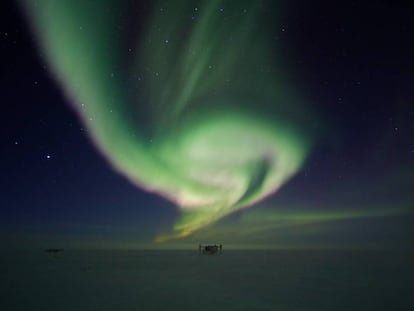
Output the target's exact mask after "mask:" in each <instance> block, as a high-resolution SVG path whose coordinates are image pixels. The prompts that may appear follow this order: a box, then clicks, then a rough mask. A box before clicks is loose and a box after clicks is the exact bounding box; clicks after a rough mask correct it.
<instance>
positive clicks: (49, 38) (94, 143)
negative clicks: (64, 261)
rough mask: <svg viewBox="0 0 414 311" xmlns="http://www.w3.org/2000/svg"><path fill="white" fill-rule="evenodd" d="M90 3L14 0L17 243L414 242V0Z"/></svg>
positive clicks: (11, 218) (8, 208) (2, 208)
mask: <svg viewBox="0 0 414 311" xmlns="http://www.w3.org/2000/svg"><path fill="white" fill-rule="evenodd" d="M84 2H85V1H80V0H79V1H65V0H61V1H29V0H27V1H24V0H22V1H15V2H13V1H6V2H5V3H4V4H3V5H2V10H1V13H0V14H1V18H0V23H1V33H0V35H1V37H0V38H1V41H0V48H1V56H2V57H1V62H2V65H1V88H2V91H1V108H2V113H1V119H2V120H1V122H0V126H1V131H0V133H1V148H2V149H1V150H2V151H1V155H0V156H1V159H0V165H1V172H2V174H1V179H0V180H1V185H0V186H1V188H0V189H1V195H0V232H1V241H2V243H3V244H5V245H7V246H9V247H12V246H16V247H51V246H52V247H53V246H57V247H93V248H113V247H115V248H118V247H119V248H124V247H126V248H134V247H161V248H162V247H194V245H196V246H197V245H198V243H207V242H213V243H223V244H225V245H229V246H231V247H245V248H254V247H263V248H411V247H412V245H414V229H413V228H414V227H413V226H414V214H413V213H414V193H413V186H412V185H413V184H414V106H413V104H414V93H413V90H412V87H413V85H414V76H413V73H414V61H413V59H412V55H414V44H413V43H412V33H413V31H414V27H413V23H414V22H413V21H412V16H413V13H414V12H413V10H412V9H411V8H410V7H409V6H408V4H406V3H404V2H399V1H368V2H367V1H334V2H332V1H312V2H310V1H230V0H229V1H176V2H175V1H174V2H172V1H159V2H156V1H133V0H130V1H110V0H108V1H89V2H87V4H85V3H84ZM407 3H408V2H407Z"/></svg>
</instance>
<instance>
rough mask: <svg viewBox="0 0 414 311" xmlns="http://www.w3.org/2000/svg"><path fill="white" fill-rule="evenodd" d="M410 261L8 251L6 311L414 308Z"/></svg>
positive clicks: (340, 254)
mask: <svg viewBox="0 0 414 311" xmlns="http://www.w3.org/2000/svg"><path fill="white" fill-rule="evenodd" d="M413 262H414V261H413V256H411V255H409V254H408V253H405V252H392V251H388V252H383V251H245V252H244V251H223V254H222V255H216V256H203V255H199V254H198V251H197V250H194V251H70V250H67V251H65V252H64V253H59V254H49V253H45V252H43V251H42V250H39V251H30V252H29V251H27V252H24V251H21V252H12V253H7V252H5V251H3V252H2V255H1V259H0V264H1V265H0V281H1V283H0V284H1V292H0V310H5V311H6V310H169V311H170V310H412V308H414V298H413V297H414V294H413V289H414V286H413V284H414V273H413V270H414V267H413V266H414V264H413Z"/></svg>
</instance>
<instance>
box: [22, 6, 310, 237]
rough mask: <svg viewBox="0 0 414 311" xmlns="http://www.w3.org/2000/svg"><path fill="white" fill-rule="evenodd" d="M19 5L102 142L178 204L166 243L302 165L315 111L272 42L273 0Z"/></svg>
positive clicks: (131, 175)
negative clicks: (143, 7) (269, 12)
mask: <svg viewBox="0 0 414 311" xmlns="http://www.w3.org/2000/svg"><path fill="white" fill-rule="evenodd" d="M21 2H22V5H23V8H24V10H25V12H26V14H27V16H28V18H29V20H30V21H31V24H32V27H33V29H34V33H35V34H36V38H37V42H38V44H39V48H40V50H41V51H42V53H43V55H44V57H45V62H46V63H47V64H48V67H49V69H50V71H51V72H52V74H53V75H54V76H55V77H56V79H57V81H58V83H59V84H60V86H61V87H62V89H63V90H64V92H65V94H66V95H67V97H68V98H69V100H70V102H71V104H72V105H73V106H74V108H75V109H76V111H77V112H78V114H79V117H80V118H81V119H82V121H83V123H84V124H85V126H86V127H87V130H88V134H89V136H90V138H91V139H92V140H93V142H94V144H95V145H96V147H97V148H98V149H99V150H100V151H101V153H102V154H103V155H104V156H105V157H106V158H107V160H108V161H109V162H110V163H111V165H112V166H113V168H114V169H115V170H116V171H118V172H119V173H121V174H122V175H124V176H125V177H126V178H128V180H130V181H131V182H132V183H134V184H135V185H137V186H139V187H141V188H144V189H146V190H147V191H150V192H155V193H157V194H159V195H161V196H163V197H165V198H167V199H168V200H170V201H172V202H174V203H175V204H176V205H177V206H178V207H179V209H180V210H181V214H182V215H181V218H180V220H179V221H178V222H177V223H176V225H175V227H174V232H173V233H171V234H170V235H168V236H166V237H163V236H160V237H159V238H158V241H163V240H165V239H168V238H171V237H184V236H188V235H190V234H191V233H193V232H195V231H196V230H198V229H200V228H203V227H205V226H207V225H209V224H212V223H214V222H216V221H217V220H219V219H221V218H222V217H224V216H226V215H229V214H230V213H232V212H234V211H236V210H239V209H242V208H246V207H249V206H252V205H253V204H255V203H257V202H259V201H260V200H262V199H264V198H265V197H267V196H269V195H270V194H272V193H274V192H276V191H277V190H278V189H279V188H280V187H281V186H282V185H283V184H285V183H286V181H287V180H288V179H289V178H290V177H292V176H293V175H294V174H295V173H296V172H297V171H298V170H300V168H301V166H302V164H303V162H304V160H305V158H306V156H307V155H308V153H309V150H310V147H311V141H312V139H311V138H312V135H310V134H309V133H310V128H309V124H310V123H311V120H312V119H313V118H314V116H313V115H312V114H311V112H310V111H309V110H307V109H305V106H304V103H303V102H302V99H301V98H300V97H298V96H296V95H295V94H297V93H299V90H295V89H294V88H293V87H292V86H291V83H289V78H288V77H289V75H288V72H287V70H286V69H285V68H283V57H282V56H280V55H279V54H278V50H277V47H274V46H272V45H271V44H270V42H271V40H270V39H269V38H268V36H269V35H270V33H271V25H272V23H273V24H274V21H273V20H269V17H268V16H266V14H265V11H266V10H265V8H266V6H267V5H271V6H272V5H274V4H273V3H272V2H270V1H269V2H266V1H240V0H237V1H235V0H234V1H216V0H208V1H159V2H158V3H157V4H156V5H154V6H153V7H152V8H151V12H152V13H150V14H149V17H145V18H143V16H147V15H148V14H143V13H142V12H139V11H135V10H134V6H133V5H132V4H131V3H132V2H131V1H116V0H107V1H82V0H71V1H67V0H42V1H32V0H21ZM114 12H115V13H114ZM116 12H118V13H116ZM126 17H128V18H126ZM272 18H274V19H277V18H275V17H273V16H272ZM126 21H130V24H128V23H127V22H126Z"/></svg>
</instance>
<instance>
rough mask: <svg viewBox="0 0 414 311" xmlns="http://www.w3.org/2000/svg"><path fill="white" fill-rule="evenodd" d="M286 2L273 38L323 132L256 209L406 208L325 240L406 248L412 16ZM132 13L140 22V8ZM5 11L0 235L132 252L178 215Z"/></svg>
mask: <svg viewBox="0 0 414 311" xmlns="http://www.w3.org/2000/svg"><path fill="white" fill-rule="evenodd" d="M285 2H286V4H285V5H283V6H282V7H283V10H284V11H285V13H284V14H279V17H281V22H280V27H279V28H278V29H275V30H274V36H273V40H274V43H275V44H277V45H279V46H281V51H282V53H283V54H284V58H285V59H286V62H287V63H286V67H288V68H291V70H292V72H293V73H294V81H295V82H296V83H297V85H299V89H301V90H302V91H303V92H304V93H305V96H306V98H309V99H310V100H311V102H312V103H314V104H313V105H314V109H315V110H316V111H317V112H318V114H319V115H320V116H321V119H322V120H323V124H322V125H321V126H320V133H321V134H320V137H319V140H318V141H317V144H316V146H315V148H314V150H313V152H312V153H311V155H310V157H309V159H308V161H307V162H306V164H305V166H304V168H303V170H302V171H301V172H300V173H299V174H298V175H297V176H296V177H295V178H293V179H292V180H291V181H290V182H289V183H288V184H287V185H285V186H284V188H283V189H282V190H281V192H279V193H278V194H276V195H274V196H273V197H271V198H269V199H268V200H267V201H266V202H263V204H262V205H263V206H264V207H262V208H263V209H269V206H287V207H289V208H290V211H293V212H295V208H297V209H298V215H300V214H302V213H303V209H306V206H310V207H311V208H310V209H306V211H307V212H308V211H309V210H310V211H312V208H313V209H315V210H316V211H319V210H320V209H322V210H323V211H326V208H327V207H329V209H332V210H334V211H335V210H338V211H339V210H340V211H342V210H343V209H344V208H348V207H349V206H355V207H356V208H361V206H363V207H364V208H371V209H378V208H379V209H380V210H383V209H386V210H392V209H402V210H404V211H403V212H400V213H397V215H393V216H387V217H383V216H381V217H380V219H376V220H372V221H367V220H364V221H367V223H366V224H361V223H360V222H361V220H357V221H355V223H352V221H350V222H349V220H347V223H346V224H345V225H343V226H342V227H341V228H343V229H342V230H343V232H341V233H338V232H336V233H335V234H334V236H337V237H339V238H338V241H343V240H344V238H343V237H344V236H347V235H349V236H352V238H350V239H349V240H346V239H345V242H346V243H347V245H349V244H352V241H355V243H357V240H358V238H362V239H363V233H361V228H363V227H364V226H366V225H368V226H372V230H371V231H370V234H371V236H370V238H369V239H373V237H375V236H377V237H378V239H379V240H380V241H379V244H381V243H382V242H383V244H384V245H387V246H388V245H391V244H393V243H394V244H395V243H396V242H398V243H399V244H400V245H402V246H403V247H405V246H407V245H410V243H411V242H413V230H412V229H411V227H412V226H413V225H414V222H413V216H412V215H413V213H412V212H413V211H414V194H413V192H412V185H413V184H414V93H413V90H412V87H413V85H414V78H413V72H414V61H413V60H412V55H414V44H413V42H412V38H411V37H412V34H413V30H414V28H413V21H412V16H413V13H414V12H413V10H412V9H410V8H409V7H408V6H407V5H406V4H405V3H403V2H398V1H369V3H367V2H364V3H361V2H359V1H335V2H332V1H313V2H312V3H310V2H309V1H293V2H292V1H289V3H287V2H288V1H285ZM136 5H137V6H138V7H139V6H142V7H143V8H145V9H143V12H146V10H147V9H148V6H149V5H148V3H139V2H138V1H137V3H136ZM0 14H1V18H0V30H1V32H0V48H1V50H0V53H1V56H2V57H1V72H0V79H1V109H2V113H1V114H0V116H1V122H0V127H1V130H0V139H1V150H2V151H1V155H0V157H1V159H0V171H1V177H0V189H1V192H0V232H2V236H3V237H4V238H5V239H6V242H10V243H15V242H16V241H18V242H19V243H23V244H25V245H42V246H43V245H45V244H47V243H49V242H42V241H50V240H48V239H52V241H54V243H58V242H56V241H57V240H53V239H54V237H57V238H56V239H59V238H61V239H62V241H65V243H67V241H68V240H70V239H73V240H76V241H80V240H87V239H91V240H93V241H95V240H100V241H112V240H122V241H125V240H126V241H136V242H137V243H141V242H146V241H151V239H152V238H153V237H154V236H155V235H156V234H157V233H159V232H160V231H168V229H169V228H171V226H172V225H173V223H174V220H175V219H176V218H177V216H178V214H177V211H176V210H175V208H174V206H173V205H172V204H171V203H169V202H166V201H165V200H163V199H161V198H159V197H157V196H155V195H152V194H149V193H146V192H144V191H142V190H140V189H137V188H136V187H135V186H133V185H131V184H130V183H129V182H128V181H127V180H126V179H125V178H124V177H122V176H120V175H118V174H117V173H115V172H114V171H113V170H112V169H111V167H110V166H109V165H108V163H107V162H106V160H105V159H104V158H103V157H102V156H101V155H100V154H99V153H98V151H97V150H95V148H94V147H93V145H92V144H91V142H90V140H89V138H88V137H87V135H86V134H85V131H84V129H83V126H82V124H81V123H80V121H79V120H78V118H77V116H76V115H75V113H74V112H73V111H72V110H71V108H70V107H69V105H68V103H67V100H66V99H65V98H64V96H63V94H62V92H61V90H60V89H59V87H58V85H57V84H56V83H55V82H54V80H53V79H52V78H51V76H50V74H49V73H48V72H47V70H46V69H45V68H46V67H45V65H44V63H43V59H42V55H41V54H40V53H39V52H38V50H37V49H36V48H35V45H34V37H33V35H32V34H31V32H30V30H29V28H28V26H27V24H26V22H25V21H24V20H23V18H22V14H20V12H19V10H18V7H17V5H16V4H14V3H13V2H10V1H6V2H5V3H4V4H3V5H2V10H1V13H0ZM143 14H144V13H143ZM269 14H272V13H271V12H270V13H269ZM270 209H271V207H270ZM239 217H241V216H240V214H237V215H233V216H230V217H229V219H227V220H226V221H227V222H230V223H231V225H229V226H230V227H232V226H233V227H234V228H235V229H234V230H242V229H241V228H245V227H244V224H241V225H240V226H239V227H238V226H237V225H234V223H236V222H237V221H238V219H239ZM374 218H375V217H374ZM226 221H224V222H222V223H221V224H219V225H218V227H217V232H218V234H219V233H220V232H221V231H220V230H222V231H223V227H224V226H227V223H226ZM348 222H349V223H348ZM333 226H334V225H333ZM302 229H303V228H301V229H300V230H298V232H302V231H301V230H302ZM210 230H213V231H214V230H215V229H214V227H213V228H211V229H210ZM223 232H224V231H223ZM327 232H329V231H327ZM223 234H224V233H223ZM275 234H277V233H275ZM268 235H270V236H271V235H272V232H269V233H268ZM217 236H218V237H220V235H217ZM300 238H301V237H300V236H299V237H297V239H299V240H300ZM303 239H304V240H306V241H309V238H307V237H305V236H303ZM315 239H316V240H318V241H320V239H321V236H318V237H315ZM326 239H327V240H331V239H332V238H331V237H330V238H328V237H326ZM288 240H289V238H288ZM333 240H334V241H335V239H333ZM266 241H267V243H268V244H269V243H272V242H271V241H273V240H272V238H269V237H267V238H266ZM295 241H296V240H295ZM309 243H312V241H309ZM346 243H345V244H346ZM398 243H397V244H398ZM74 244H76V243H74Z"/></svg>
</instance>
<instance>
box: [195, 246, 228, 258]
mask: <svg viewBox="0 0 414 311" xmlns="http://www.w3.org/2000/svg"><path fill="white" fill-rule="evenodd" d="M222 250H223V245H221V244H219V245H217V244H200V245H199V246H198V252H199V253H200V255H201V254H203V255H217V254H221V251H222Z"/></svg>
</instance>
